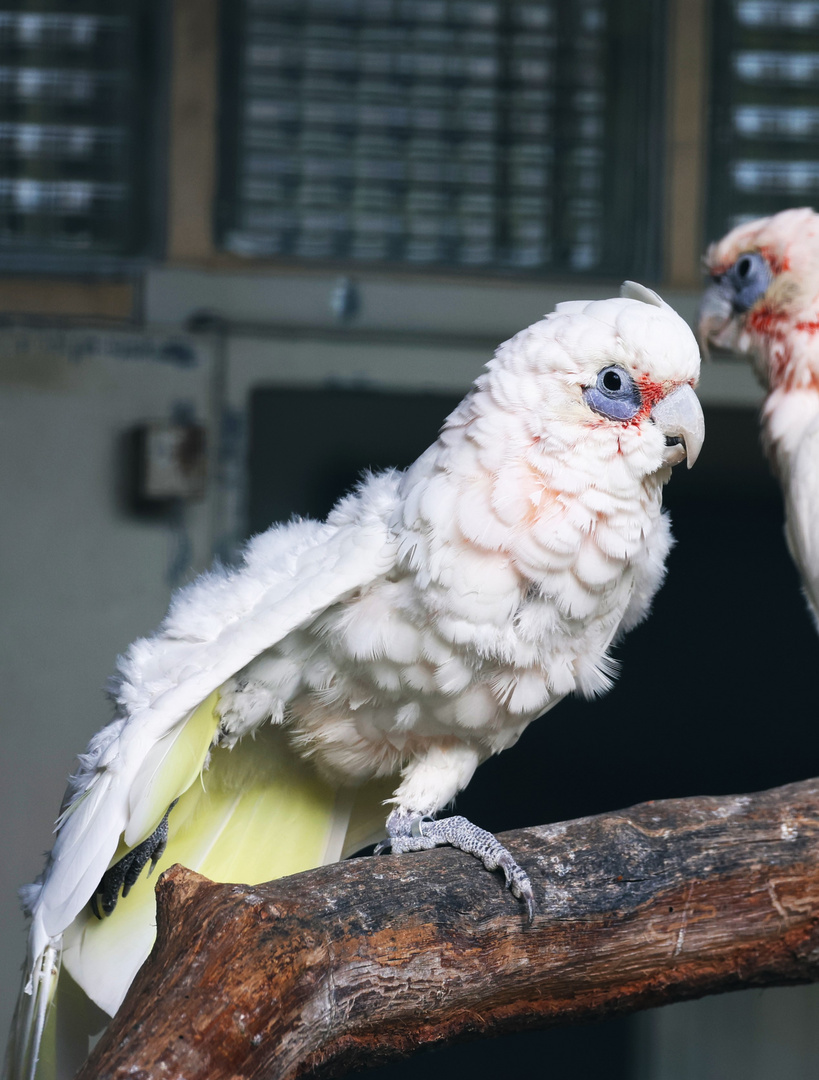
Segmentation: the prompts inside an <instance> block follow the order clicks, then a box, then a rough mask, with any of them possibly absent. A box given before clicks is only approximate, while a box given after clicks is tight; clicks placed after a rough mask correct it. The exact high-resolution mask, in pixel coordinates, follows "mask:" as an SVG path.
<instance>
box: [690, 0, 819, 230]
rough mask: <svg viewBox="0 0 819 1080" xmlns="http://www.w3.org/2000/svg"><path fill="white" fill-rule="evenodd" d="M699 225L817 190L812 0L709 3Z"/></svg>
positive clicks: (817, 41) (817, 13)
mask: <svg viewBox="0 0 819 1080" xmlns="http://www.w3.org/2000/svg"><path fill="white" fill-rule="evenodd" d="M713 18H714V26H713V41H714V42H715V43H719V47H718V48H717V47H715V48H714V49H713V70H712V98H711V168H710V191H709V198H708V222H707V225H708V227H707V234H708V237H709V238H713V237H715V236H721V235H722V234H723V233H724V232H725V231H726V230H727V229H729V228H732V227H733V226H734V225H738V224H739V223H740V222H742V221H749V220H752V219H753V218H756V217H760V216H762V215H764V214H775V213H777V212H778V211H780V210H785V209H787V208H788V207H791V206H802V205H805V206H810V205H816V202H817V199H819V2H817V0H732V2H725V0H721V2H720V0H718V2H716V3H715V4H714V5H713Z"/></svg>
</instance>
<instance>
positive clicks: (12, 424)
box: [0, 330, 210, 1040]
mask: <svg viewBox="0 0 819 1080" xmlns="http://www.w3.org/2000/svg"><path fill="white" fill-rule="evenodd" d="M169 343H174V344H175V345H177V346H180V348H174V349H171V350H168V349H167V347H166V346H167V345H168V344H169ZM186 352H187V354H188V355H189V363H187V364H182V363H180V362H179V359H178V357H179V355H184V354H185V353H186ZM169 356H173V357H176V359H169V358H168V357H169ZM163 357H164V358H163ZM209 370H210V366H209V354H208V350H207V347H206V346H205V345H203V344H202V343H201V342H200V343H196V342H192V341H190V340H186V339H184V338H182V337H181V336H180V335H167V334H158V335H155V336H154V335H144V334H140V335H136V334H124V333H100V332H85V331H67V332H56V331H22V330H18V331H3V332H0V598H2V600H1V601H0V602H1V603H2V619H0V687H2V691H0V724H2V736H3V738H2V747H3V751H2V754H3V783H2V785H0V820H2V822H3V841H4V842H3V849H4V854H3V858H2V859H0V964H1V965H2V972H3V976H2V979H0V1032H2V1039H3V1040H5V1034H6V1031H7V1029H8V1022H9V1019H10V1015H11V1010H12V1007H13V1000H14V997H15V996H16V993H17V986H18V971H19V969H20V966H21V964H22V960H23V957H24V955H25V944H24V942H25V938H24V922H23V917H22V914H21V913H20V911H19V908H18V904H17V898H16V889H17V886H18V885H20V884H21V883H23V882H25V881H30V880H32V878H33V877H34V876H35V875H36V874H37V873H39V871H40V869H41V867H42V859H41V854H42V852H44V851H46V850H47V849H48V848H49V847H50V846H51V839H50V836H51V828H52V823H53V821H54V818H55V815H56V813H57V811H58V809H59V803H60V799H61V796H62V792H63V790H64V787H65V780H66V777H67V775H68V773H69V771H70V770H71V768H72V766H73V759H74V755H75V754H76V753H77V752H78V751H79V750H82V749H83V747H84V745H85V743H86V741H87V739H88V737H89V736H90V735H91V734H93V732H94V731H96V730H97V729H98V728H99V727H100V726H101V725H102V724H103V723H105V722H106V721H107V720H108V719H109V718H110V708H109V705H108V702H107V700H106V698H105V696H104V694H103V688H104V686H105V682H106V679H107V678H108V676H109V675H110V674H111V672H112V671H113V668H114V662H115V659H116V656H117V654H118V653H119V652H121V651H123V650H124V649H125V648H126V646H127V645H128V643H129V642H130V641H131V640H132V639H133V638H134V637H135V636H137V635H139V634H144V633H147V632H149V631H150V630H151V629H152V628H153V627H154V626H155V625H156V623H157V622H158V620H159V619H160V618H161V617H162V615H163V613H164V610H165V607H166V604H167V600H168V595H169V591H170V588H171V583H170V581H169V569H170V568H171V566H172V563H173V562H174V561H175V558H176V555H177V554H178V551H179V548H178V545H179V544H180V543H184V542H186V541H187V542H189V543H190V549H189V551H188V552H187V553H186V558H185V563H186V567H187V571H186V573H190V572H191V571H193V570H198V569H202V568H204V566H205V565H207V563H208V562H209V561H210V533H209V515H208V505H207V503H204V504H201V505H198V506H194V507H192V508H191V509H190V510H189V511H187V512H186V513H185V515H184V520H181V521H179V522H177V523H176V524H175V525H173V526H171V525H169V524H168V523H166V522H164V521H146V520H140V519H138V518H135V517H133V516H130V515H129V514H128V513H127V512H126V510H125V508H124V507H123V505H122V489H121V483H120V475H119V472H120V464H121V449H122V447H121V441H122V437H123V435H124V433H125V432H127V431H128V429H129V428H131V427H132V426H133V425H135V424H138V423H140V422H144V421H146V420H157V419H160V420H161V419H167V418H169V417H170V415H171V414H172V412H173V410H174V409H175V408H176V407H179V406H182V407H184V408H188V409H192V410H193V411H195V413H196V414H197V415H198V416H199V417H200V418H204V417H205V414H206V410H207V403H208V387H209V383H208V379H209Z"/></svg>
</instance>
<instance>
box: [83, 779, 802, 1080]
mask: <svg viewBox="0 0 819 1080" xmlns="http://www.w3.org/2000/svg"><path fill="white" fill-rule="evenodd" d="M505 842H506V843H507V844H508V847H509V848H510V850H511V851H512V853H513V854H514V855H515V857H516V858H517V859H518V860H519V862H520V863H521V865H522V866H523V867H524V869H526V870H527V871H528V873H529V875H530V877H531V879H532V882H533V885H534V888H535V895H536V897H537V900H538V905H539V907H538V914H537V916H536V918H535V920H534V922H533V923H532V924H528V923H527V921H526V917H525V912H524V910H523V908H522V905H520V904H519V902H518V901H516V900H515V899H514V898H513V897H512V896H511V895H510V894H509V893H508V892H506V891H505V890H504V889H503V888H502V886H501V882H500V879H499V877H498V875H496V874H488V873H486V872H485V871H484V870H482V869H481V867H480V866H479V865H478V864H477V863H476V861H475V860H474V859H473V858H471V857H468V856H465V855H463V854H461V853H460V852H456V851H453V850H450V849H444V848H442V849H438V850H436V851H431V852H424V853H420V854H417V855H403V856H400V857H388V856H383V857H380V858H368V859H354V860H350V861H348V862H345V863H337V864H335V865H332V866H326V867H322V868H320V869H318V870H312V871H310V872H308V873H305V874H299V875H296V876H294V877H290V878H284V879H281V880H279V881H274V882H271V883H269V884H266V885H259V886H254V887H249V886H245V885H217V884H214V883H213V882H211V881H208V880H207V879H206V878H203V877H201V876H199V875H198V874H193V873H191V872H190V871H187V870H184V869H183V868H182V867H179V866H175V867H172V868H171V869H170V870H169V871H168V872H167V873H166V874H164V875H163V876H162V878H161V879H160V881H159V884H158V886H157V895H158V898H159V914H158V934H157V942H156V946H155V948H154V951H153V953H152V954H151V956H150V958H149V960H148V961H147V962H146V964H145V966H144V967H143V968H142V970H141V971H140V973H139V975H138V976H137V979H136V981H135V983H134V985H133V986H132V988H131V990H130V992H129V994H128V997H127V998H126V1000H125V1002H124V1004H123V1005H122V1007H121V1009H120V1011H119V1013H118V1014H117V1016H116V1017H115V1019H114V1020H113V1021H112V1023H111V1025H110V1026H109V1028H108V1030H107V1032H106V1034H105V1035H104V1037H103V1038H102V1039H101V1041H100V1043H99V1044H98V1046H97V1047H96V1049H95V1051H94V1053H93V1054H92V1056H91V1058H90V1059H89V1060H88V1062H87V1063H86V1065H85V1066H84V1067H83V1069H82V1070H81V1071H80V1073H79V1074H78V1077H77V1080H113V1078H115V1077H117V1078H120V1077H121V1078H123V1080H124V1078H125V1077H128V1080H155V1078H156V1080H159V1078H162V1080H177V1078H182V1077H184V1078H185V1080H206V1078H207V1080H228V1078H231V1080H233V1078H237V1077H242V1078H245V1080H254V1078H258V1080H272V1078H276V1080H291V1078H295V1077H298V1076H303V1075H305V1074H308V1073H311V1071H314V1072H316V1073H317V1074H319V1075H321V1076H329V1075H337V1074H339V1073H342V1072H344V1071H345V1070H346V1069H349V1068H353V1067H355V1066H360V1065H364V1064H374V1063H376V1062H381V1061H384V1060H386V1059H387V1058H389V1057H390V1056H394V1055H396V1054H403V1053H406V1052H409V1051H410V1050H412V1049H415V1048H417V1047H419V1046H422V1045H424V1044H427V1043H432V1042H443V1041H448V1040H452V1039H455V1038H463V1037H469V1036H476V1035H481V1034H489V1033H492V1034H497V1033H500V1032H502V1031H511V1030H516V1029H522V1028H530V1027H542V1026H545V1025H547V1024H553V1023H564V1022H569V1021H576V1020H586V1019H591V1018H595V1017H600V1016H603V1015H607V1014H612V1013H625V1012H631V1011H634V1010H637V1009H644V1008H647V1007H649V1006H653V1005H661V1004H665V1003H668V1002H670V1001H677V1000H681V999H683V998H691V997H698V996H701V995H703V994H709V993H716V992H719V991H723V990H734V989H739V988H741V987H747V986H773V985H782V984H787V983H797V982H810V981H814V980H816V979H819V780H811V781H806V782H804V783H800V784H791V785H789V786H787V787H783V788H776V789H774V790H772V791H767V792H763V793H761V794H756V795H746V796H740V797H731V798H694V799H680V800H669V801H666V802H656V803H644V804H642V805H640V806H637V807H634V808H632V809H630V810H625V811H622V812H619V813H614V814H603V815H600V816H598V817H592V818H582V819H580V820H579V821H573V822H569V823H567V824H561V825H547V826H542V827H540V828H534V829H524V830H520V831H516V832H511V833H507V834H506V836H505Z"/></svg>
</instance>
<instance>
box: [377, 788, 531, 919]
mask: <svg viewBox="0 0 819 1080" xmlns="http://www.w3.org/2000/svg"><path fill="white" fill-rule="evenodd" d="M387 836H388V839H386V840H382V841H381V843H380V844H378V845H376V848H375V854H376V855H380V854H381V853H382V852H384V851H387V850H389V851H392V852H393V854H395V855H402V854H403V853H404V852H406V851H426V850H428V849H429V848H433V847H440V846H442V845H445V844H448V845H449V846H450V847H455V848H458V849H459V850H460V851H465V852H466V853H467V854H468V855H476V856H477V857H478V858H479V859H480V860H481V862H482V863H483V865H484V866H485V867H486V869H487V870H498V869H500V870H502V871H503V873H504V877H505V878H506V885H507V887H508V888H509V889H511V890H512V894H513V895H514V896H517V897H518V899H519V900H522V901H523V902H524V903H525V904H526V910H527V912H528V913H529V921H530V922H531V921H532V919H533V918H534V916H535V897H534V893H533V891H532V883H531V882H530V881H529V878H528V876H527V874H526V873H525V871H523V870H522V869H521V868H520V867H519V866H518V864H517V863H516V862H515V860H514V859H513V858H512V856H511V855H510V854H509V852H508V851H507V850H506V848H505V847H504V846H503V844H501V843H500V842H499V841H498V840H496V839H495V837H494V836H493V835H492V833H490V832H486V830H485V829H479V828H478V826H477V825H473V824H472V822H471V821H468V820H467V818H465V817H459V816H456V817H448V818H443V819H442V820H441V821H435V820H434V818H431V817H428V816H422V815H420V814H411V813H409V812H407V811H406V810H401V809H396V810H393V812H392V813H391V814H390V816H389V817H388V818H387Z"/></svg>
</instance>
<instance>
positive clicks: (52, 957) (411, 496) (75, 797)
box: [7, 283, 703, 1080]
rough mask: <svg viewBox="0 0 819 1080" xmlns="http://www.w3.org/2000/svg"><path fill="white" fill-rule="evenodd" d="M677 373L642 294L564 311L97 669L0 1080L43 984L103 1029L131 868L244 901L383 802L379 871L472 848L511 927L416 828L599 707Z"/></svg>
mask: <svg viewBox="0 0 819 1080" xmlns="http://www.w3.org/2000/svg"><path fill="white" fill-rule="evenodd" d="M698 374H699V351H698V348H697V344H696V341H695V339H694V336H693V334H692V333H691V331H690V330H689V328H688V327H687V326H686V324H685V323H684V322H683V320H682V319H681V318H680V317H679V316H678V315H676V314H675V313H674V311H672V310H671V308H670V307H668V306H667V305H666V304H665V303H663V301H662V300H661V299H660V298H659V297H658V296H657V295H656V294H655V293H653V292H651V291H650V290H648V289H645V288H643V287H642V286H639V285H635V284H632V283H627V284H626V285H625V286H624V288H623V296H622V298H618V299H611V300H603V301H594V302H572V303H568V304H560V305H558V307H557V310H556V311H555V312H554V313H552V314H551V315H549V316H548V317H547V318H545V319H544V320H542V321H541V322H537V323H535V324H534V325H533V326H530V327H529V328H528V329H527V330H523V331H522V332H521V333H519V334H517V335H516V336H515V337H514V338H512V339H511V340H510V341H508V342H506V343H505V344H504V345H501V346H500V348H499V349H498V351H497V353H496V354H495V357H494V359H493V360H492V361H491V362H490V363H489V364H488V367H487V370H486V372H485V373H484V374H482V375H481V376H480V377H479V378H478V379H477V381H476V382H475V384H474V386H473V387H472V389H471V390H470V392H469V393H468V394H467V396H466V398H465V399H464V400H463V401H462V402H461V404H460V405H459V406H458V407H457V408H456V409H455V411H454V412H453V413H452V415H451V416H449V418H448V419H447V420H446V421H445V423H444V426H443V429H442V431H441V434H440V436H439V438H438V440H437V441H436V442H435V443H434V444H433V445H432V446H431V447H430V448H429V449H428V450H427V451H426V452H425V453H424V454H422V456H421V457H420V458H419V459H418V460H417V461H416V462H415V463H414V464H413V465H412V466H411V467H410V468H409V469H407V470H406V471H405V472H394V471H393V472H386V473H382V474H380V475H372V476H368V477H367V478H366V479H365V480H364V481H363V482H362V483H361V485H360V486H359V488H358V489H357V490H356V491H355V492H353V493H352V494H351V495H348V496H347V497H346V498H344V499H342V500H341V501H340V502H339V504H338V505H337V506H336V508H335V509H334V510H333V512H332V513H331V514H330V516H329V517H328V519H327V521H326V522H317V521H293V522H291V523H289V524H287V525H276V526H274V527H273V528H271V529H270V530H269V531H268V532H265V533H262V534H261V535H259V536H257V537H255V538H254V539H253V540H252V541H251V542H250V544H249V545H248V547H247V550H246V552H245V556H244V562H243V564H242V565H241V566H240V567H239V568H237V569H232V570H217V571H215V572H213V573H211V574H209V575H207V576H205V577H203V578H201V579H200V580H199V581H197V582H195V583H194V584H192V585H191V586H189V587H187V588H185V589H182V590H181V592H179V593H178V594H177V595H176V597H175V599H174V600H173V602H172V604H171V608H170V611H169V613H168V616H167V618H166V619H165V622H164V623H163V624H162V626H161V628H160V630H159V631H158V633H157V634H156V635H155V636H154V637H151V638H147V639H143V640H139V641H137V642H135V644H134V645H133V646H132V647H131V648H130V650H129V651H128V653H127V654H126V656H125V657H124V658H123V659H122V660H121V661H120V667H119V676H118V680H117V686H116V700H117V712H116V718H115V719H114V720H113V721H112V722H111V723H110V724H109V725H108V726H107V727H105V728H103V730H102V731H100V732H99V734H98V735H96V736H95V737H94V738H93V739H92V740H91V743H90V745H89V747H88V749H87V751H86V752H85V754H83V755H81V756H80V759H79V767H78V769H77V771H76V773H75V774H74V776H72V778H71V781H70V783H69V786H68V791H67V793H66V796H65V800H64V802H63V808H62V812H61V814H60V817H59V819H58V822H57V831H56V840H55V843H54V848H53V850H52V851H51V853H50V854H49V855H48V857H47V862H46V867H45V870H44V872H43V874H42V875H41V876H40V878H39V879H38V880H37V882H36V883H35V884H33V885H31V886H28V887H27V888H26V889H24V890H23V899H24V906H25V908H26V911H27V912H28V915H29V916H30V919H31V928H30V936H29V953H28V964H27V971H26V975H25V986H24V989H23V992H22V994H21V999H20V1004H19V1006H18V1010H17V1014H16V1018H15V1022H14V1026H13V1030H12V1040H11V1046H10V1053H9V1058H8V1064H7V1068H8V1075H9V1076H10V1077H11V1078H13V1080H23V1078H26V1080H28V1078H30V1077H31V1076H32V1075H33V1074H34V1071H35V1067H36V1061H37V1057H38V1053H39V1049H38V1048H39V1046H40V1043H41V1036H42V1034H43V1029H44V1025H45V1020H46V1014H47V1011H48V1003H49V1001H50V1000H51V998H52V993H53V987H54V984H55V981H56V979H57V975H58V971H59V968H60V965H61V964H62V967H63V968H64V969H66V970H67V971H68V973H69V974H70V976H71V977H72V980H73V982H74V983H76V984H78V986H79V987H80V988H81V989H82V990H83V991H84V992H85V994H87V995H88V997H89V998H91V999H92V1000H93V1001H94V1002H96V1003H97V1005H98V1006H100V1008H102V1009H103V1010H104V1011H105V1012H107V1013H109V1014H113V1013H114V1012H115V1011H116V1009H117V1008H118V1007H119V1005H120V1003H121V1001H122V999H123V997H124V995H125V992H126V990H127V988H128V986H129V984H130V983H131V981H132V979H133V977H134V975H135V973H136V971H137V970H138V968H139V967H140V965H141V964H142V963H143V961H144V960H145V958H146V956H147V955H148V952H149V951H150V948H151V944H152V941H153V937H154V933H155V909H154V894H153V888H152V885H151V883H150V882H149V881H148V880H147V874H145V873H142V870H143V868H144V867H145V866H146V864H147V863H148V862H151V863H152V864H154V863H158V864H159V866H160V868H162V867H165V866H168V865H170V864H171V863H173V862H180V863H183V864H184V865H186V866H188V867H190V868H192V869H195V870H198V871H200V872H201V873H203V874H205V875H207V876H210V877H212V878H216V879H218V880H222V881H239V882H246V883H248V882H249V883H255V882H260V881H264V880H268V879H271V878H275V877H280V876H282V875H284V874H292V873H295V872H297V871H300V870H304V869H307V868H310V867H314V866H317V865H320V864H322V863H326V862H329V861H332V860H336V859H339V858H342V857H343V856H344V855H345V854H347V853H352V852H353V851H355V850H357V849H358V848H360V847H362V846H363V845H365V844H366V843H369V842H371V841H372V840H373V839H374V838H376V837H378V836H383V835H384V818H385V816H386V814H387V811H386V810H385V809H384V806H385V804H386V805H387V806H389V807H391V811H390V812H389V816H388V817H387V818H386V832H387V836H388V841H387V844H388V845H389V846H390V847H391V849H392V851H393V852H397V853H401V852H406V851H415V850H419V849H422V848H429V847H433V846H435V845H437V844H451V845H454V846H455V847H458V848H461V849H462V850H464V851H467V852H471V853H473V854H475V855H477V856H478V857H479V858H480V859H481V860H482V861H483V863H484V864H485V865H486V866H487V867H488V868H489V869H496V868H498V867H500V868H501V869H502V870H503V873H504V874H505V877H506V881H507V883H508V885H509V886H510V888H511V889H512V892H513V893H514V894H515V895H516V896H518V897H520V898H522V899H523V900H524V901H525V902H526V904H527V906H528V907H529V911H530V917H531V912H532V910H533V905H534V897H533V890H532V886H531V884H530V882H529V879H528V878H527V876H526V874H525V873H524V871H523V870H522V869H521V868H520V867H519V866H518V865H517V864H516V863H515V862H514V860H513V859H512V857H511V855H510V854H509V852H507V851H506V850H505V849H504V848H503V847H502V846H501V845H500V844H499V843H498V841H497V840H496V839H495V838H494V837H493V836H491V835H490V834H489V833H486V832H484V831H483V830H480V829H478V828H477V827H476V826H474V825H472V824H471V823H470V822H468V821H466V820H465V819H464V818H460V817H449V818H444V819H442V820H436V818H435V815H436V814H437V813H438V811H440V810H441V809H442V808H444V807H446V806H447V804H449V803H450V802H451V801H452V799H453V798H454V797H455V795H457V793H458V792H459V791H461V789H462V788H464V786H465V785H466V784H468V783H469V780H470V778H471V776H472V774H473V773H474V771H475V769H476V768H477V766H478V765H479V764H480V763H481V762H482V761H484V760H485V759H486V758H488V757H489V756H490V755H492V754H496V753H498V752H499V751H501V750H505V749H506V748H508V747H510V746H511V745H512V744H513V743H514V742H515V741H516V740H517V738H518V737H519V735H520V734H521V732H522V731H523V729H524V728H525V727H526V726H527V724H529V723H530V721H532V720H533V719H534V718H535V717H537V716H540V715H541V714H542V713H544V712H546V711H547V710H548V709H551V708H552V706H553V705H555V704H557V702H559V701H560V699H561V698H563V697H565V696H566V695H567V694H570V693H572V692H578V693H581V694H584V695H587V696H593V695H596V694H599V693H601V692H603V691H604V690H606V689H607V688H608V686H609V685H610V682H611V678H612V673H613V662H612V660H611V659H610V658H609V655H608V650H609V647H610V646H611V644H612V642H613V641H614V639H615V638H616V636H617V635H618V633H622V632H623V631H626V630H628V629H629V628H630V627H632V626H634V625H635V624H636V623H638V622H639V621H640V620H641V619H642V618H643V617H644V616H645V615H646V613H647V612H648V608H649V605H650V603H651V599H652V597H653V595H654V593H655V591H656V589H657V588H658V586H659V585H660V582H661V581H662V578H663V574H664V563H665V559H666V555H667V553H668V550H669V547H670V544H671V539H670V533H669V526H668V520H667V517H666V515H665V514H664V513H663V511H662V508H661V499H662V489H663V485H664V484H665V483H666V481H667V480H668V479H669V476H670V472H671V466H672V465H673V464H675V463H677V462H679V461H682V460H683V459H684V458H685V457H686V455H687V457H688V464H689V466H690V465H691V464H693V462H694V460H695V458H696V457H697V455H698V453H699V450H700V446H701V444H702V439H703V417H702V410H701V409H700V406H699V403H698V401H697V397H696V395H695V393H694V390H693V387H694V386H695V384H696V382H697V378H698ZM57 1011H59V1009H58V1010H57ZM48 1026H49V1027H51V1022H50V1021H49V1025H48ZM48 1043H49V1038H46V1040H45V1042H44V1044H43V1045H44V1047H47V1046H48ZM49 1053H50V1051H49ZM43 1057H44V1059H45V1057H46V1054H45V1052H44V1054H43Z"/></svg>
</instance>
